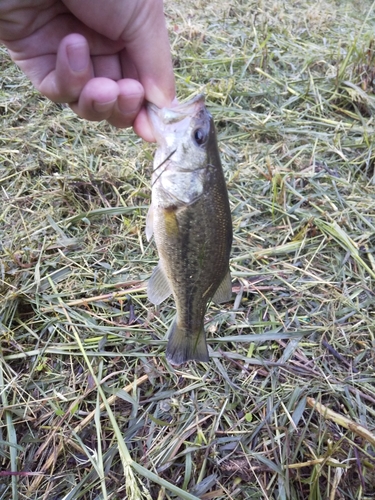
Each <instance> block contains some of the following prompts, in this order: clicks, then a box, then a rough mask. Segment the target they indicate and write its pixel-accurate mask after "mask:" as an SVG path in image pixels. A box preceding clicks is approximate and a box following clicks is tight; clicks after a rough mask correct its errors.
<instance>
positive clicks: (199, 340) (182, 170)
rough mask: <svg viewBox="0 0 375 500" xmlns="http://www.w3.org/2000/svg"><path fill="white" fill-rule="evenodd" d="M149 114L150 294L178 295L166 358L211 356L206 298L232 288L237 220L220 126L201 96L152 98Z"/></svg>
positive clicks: (223, 296)
mask: <svg viewBox="0 0 375 500" xmlns="http://www.w3.org/2000/svg"><path fill="white" fill-rule="evenodd" d="M147 113H148V117H149V119H150V122H151V124H152V128H153V131H154V135H155V138H156V142H157V146H158V147H157V150H156V152H155V157H154V165H153V173H152V190H151V191H152V192H151V205H150V208H149V211H148V213H147V217H146V237H147V240H148V241H150V239H151V237H152V235H154V240H155V243H156V248H157V251H158V254H159V259H160V260H159V262H158V264H157V266H156V267H155V268H154V270H153V272H152V275H151V277H150V279H149V281H148V285H147V294H148V298H149V300H150V302H152V303H153V304H155V305H157V304H161V303H162V302H163V301H164V300H166V299H167V298H168V297H169V296H170V295H173V298H174V301H175V305H176V315H175V317H174V319H173V321H172V323H171V326H170V328H169V330H168V333H167V335H168V343H167V349H166V358H167V360H168V361H169V363H170V364H171V365H175V366H179V365H181V364H183V363H185V362H186V361H189V360H196V361H201V362H207V361H209V354H208V349H207V344H206V336H205V331H204V317H205V314H206V311H207V308H208V305H209V303H210V302H211V301H214V302H215V303H223V302H228V301H229V300H230V298H231V295H232V284H231V276H230V270H229V258H230V251H231V245H232V234H233V231H232V219H231V212H230V205H229V199H228V191H227V187H226V183H225V177H224V173H223V169H222V166H221V161H220V155H219V148H218V145H217V139H216V130H215V125H214V122H213V118H212V116H211V114H210V113H209V112H208V110H207V108H206V106H205V98H204V95H198V96H195V97H194V98H192V99H191V100H190V101H188V102H186V103H182V104H179V105H177V106H175V107H173V108H158V107H157V106H155V105H154V104H151V103H148V105H147Z"/></svg>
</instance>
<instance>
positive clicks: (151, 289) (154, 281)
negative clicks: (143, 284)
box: [147, 262, 172, 305]
mask: <svg viewBox="0 0 375 500" xmlns="http://www.w3.org/2000/svg"><path fill="white" fill-rule="evenodd" d="M171 293H172V288H171V285H170V283H169V281H168V278H167V277H166V275H165V272H164V271H163V268H162V267H161V264H160V262H159V264H158V265H157V266H156V267H155V269H154V270H153V273H152V275H151V278H150V279H149V281H148V285H147V295H148V298H149V300H150V302H152V303H153V304H155V305H157V304H161V303H162V302H163V301H164V300H165V299H166V298H168V297H169V296H170V294H171Z"/></svg>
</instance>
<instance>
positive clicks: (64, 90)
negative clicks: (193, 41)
mask: <svg viewBox="0 0 375 500" xmlns="http://www.w3.org/2000/svg"><path fill="white" fill-rule="evenodd" d="M0 42H2V43H3V44H5V45H6V47H7V48H8V51H9V53H10V56H11V58H12V60H13V61H14V62H15V63H16V64H17V65H18V66H19V67H20V68H21V70H22V71H23V72H24V73H25V74H26V75H27V76H28V77H29V78H30V80H31V82H32V83H33V85H34V86H35V88H36V89H37V90H38V91H39V92H41V93H42V94H43V95H45V96H46V97H48V98H49V99H51V100H52V101H54V102H64V103H68V104H69V106H70V107H71V108H72V109H73V111H74V112H75V113H76V114H77V115H78V116H80V117H81V118H85V119H87V120H94V121H100V120H107V121H108V122H109V123H110V124H112V125H114V126H116V127H119V128H126V127H131V126H132V127H133V128H134V131H135V132H136V133H137V134H138V135H139V136H140V137H142V138H143V139H145V140H146V141H150V142H152V141H154V140H155V137H154V134H153V132H152V128H151V125H150V123H149V121H148V117H147V113H146V110H145V107H144V106H145V101H149V102H152V103H154V104H156V105H157V106H158V107H164V106H168V107H170V106H171V105H173V103H174V102H175V80H174V75H173V67H172V60H171V53H170V47H169V41H168V33H167V29H166V26H165V18H164V13H163V1H162V0H141V1H140V0H1V1H0Z"/></svg>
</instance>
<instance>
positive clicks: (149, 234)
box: [146, 203, 154, 241]
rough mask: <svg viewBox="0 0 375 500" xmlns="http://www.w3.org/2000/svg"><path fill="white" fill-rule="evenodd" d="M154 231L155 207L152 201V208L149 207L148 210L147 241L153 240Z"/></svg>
mask: <svg viewBox="0 0 375 500" xmlns="http://www.w3.org/2000/svg"><path fill="white" fill-rule="evenodd" d="M153 233H154V207H153V206H152V203H151V205H150V208H149V209H148V212H147V215H146V238H147V241H150V240H151V237H152V235H153Z"/></svg>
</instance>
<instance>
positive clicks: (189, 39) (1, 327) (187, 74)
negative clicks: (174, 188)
mask: <svg viewBox="0 0 375 500" xmlns="http://www.w3.org/2000/svg"><path fill="white" fill-rule="evenodd" d="M165 10H166V16H167V21H168V26H169V30H170V40H171V46H172V52H173V59H174V65H175V72H176V77H177V89H178V96H179V98H180V99H181V100H184V99H187V98H189V97H191V96H193V95H195V94H197V93H200V92H203V93H205V94H206V98H207V104H208V106H209V108H210V110H211V112H212V114H213V116H214V119H215V122H216V126H217V131H218V139H219V146H220V151H221V156H222V162H223V167H224V171H225V176H226V179H227V184H228V190H229V196H230V203H231V209H232V217H233V225H234V244H233V249H232V258H231V272H232V278H233V299H232V301H231V302H229V303H227V304H224V305H221V306H220V307H218V306H215V305H212V306H211V307H210V308H209V310H208V312H207V317H206V330H207V335H208V338H209V346H210V353H211V360H210V362H209V363H207V364H195V363H189V364H188V365H186V366H183V367H181V368H179V369H173V368H172V367H171V366H169V364H168V363H167V362H166V360H165V345H166V340H165V334H166V331H167V329H168V325H169V324H170V322H171V320H172V318H173V315H174V303H173V300H168V301H167V302H165V303H163V304H162V305H161V306H158V307H157V308H155V307H153V306H152V305H151V304H150V303H149V301H148V300H147V296H146V283H147V279H148V278H149V276H150V275H151V272H152V269H153V267H154V266H155V264H156V263H157V254H156V250H155V246H154V243H153V242H152V241H151V242H150V243H148V242H147V240H146V238H145V232H144V229H145V217H146V213H147V207H148V205H149V202H150V190H151V186H150V177H151V168H152V167H151V165H152V155H153V151H154V147H153V146H152V145H149V144H146V143H144V142H142V141H141V140H140V139H139V138H137V137H136V136H135V135H134V134H133V133H132V132H131V131H124V130H116V129H114V128H113V127H110V126H109V125H107V124H105V123H99V124H97V123H89V122H87V121H84V120H80V119H79V118H77V117H76V116H75V115H74V114H73V112H72V111H70V110H69V108H67V107H66V106H64V105H57V104H53V103H51V102H49V101H48V100H47V99H45V98H43V97H41V96H40V95H39V94H38V93H37V92H36V91H35V90H34V89H33V88H32V86H31V84H30V83H29V81H28V80H27V79H26V78H25V77H24V76H23V75H22V73H21V72H20V71H19V70H18V69H17V68H16V67H15V66H14V65H13V64H12V63H11V62H10V60H9V57H8V55H7V52H6V50H5V49H4V48H1V49H0V59H1V67H2V72H1V80H0V82H1V92H0V113H1V120H2V129H1V132H0V187H1V194H0V196H1V202H2V211H1V214H0V335H1V337H0V341H1V344H0V398H1V402H0V499H5V500H7V499H15V500H17V499H19V500H21V499H35V500H36V499H38V500H39V499H48V500H50V499H56V500H57V499H63V498H64V499H80V498H82V499H124V498H129V499H131V500H132V499H141V498H144V499H157V500H162V499H172V498H180V499H186V500H187V499H194V498H195V499H197V498H200V499H202V500H208V499H270V500H271V499H272V500H277V499H288V500H289V499H293V500H307V499H308V500H319V499H329V500H335V499H339V500H340V499H342V500H344V499H345V500H351V499H368V500H370V499H373V498H374V496H375V386H374V382H375V372H374V359H375V351H374V348H375V338H374V330H375V328H374V326H375V305H374V299H375V298H374V282H375V255H374V248H375V123H374V119H373V116H374V110H375V96H374V90H375V54H374V50H375V40H374V33H375V11H374V4H372V3H371V2H369V1H365V0H362V1H361V0H358V1H356V2H353V1H351V0H348V1H344V0H342V1H339V0H337V1H334V0H322V1H311V0H300V1H298V2H297V1H292V0H290V1H276V0H269V1H267V2H266V1H262V0H230V1H228V2H218V1H217V0H216V1H214V0H206V1H204V0H201V1H199V0H191V1H189V2H186V1H183V0H178V1H176V0H175V1H172V0H167V1H166V2H165Z"/></svg>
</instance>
